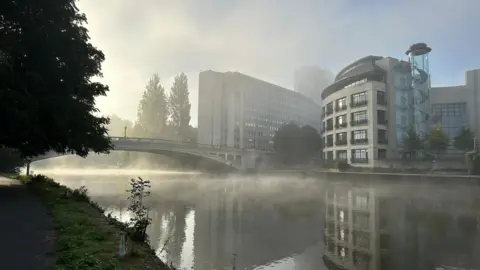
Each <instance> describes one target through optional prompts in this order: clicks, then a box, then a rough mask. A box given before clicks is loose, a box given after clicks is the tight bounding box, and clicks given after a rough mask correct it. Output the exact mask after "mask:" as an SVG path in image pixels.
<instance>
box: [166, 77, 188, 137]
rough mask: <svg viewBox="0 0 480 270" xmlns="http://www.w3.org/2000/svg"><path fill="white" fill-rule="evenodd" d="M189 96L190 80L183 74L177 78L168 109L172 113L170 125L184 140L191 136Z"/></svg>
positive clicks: (169, 98)
mask: <svg viewBox="0 0 480 270" xmlns="http://www.w3.org/2000/svg"><path fill="white" fill-rule="evenodd" d="M189 94H190V93H189V91H188V78H187V76H186V75H185V73H181V74H180V75H178V76H176V77H175V81H174V82H173V85H172V88H171V90H170V95H169V96H168V109H169V113H170V124H171V125H172V126H173V127H174V128H175V134H176V135H178V137H179V138H181V139H183V140H185V139H186V137H187V136H188V135H189V134H188V132H189V124H190V108H191V104H190V99H189ZM177 139H178V138H177Z"/></svg>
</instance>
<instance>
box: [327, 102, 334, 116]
mask: <svg viewBox="0 0 480 270" xmlns="http://www.w3.org/2000/svg"><path fill="white" fill-rule="evenodd" d="M332 113H333V102H330V103H328V104H327V106H326V114H327V115H328V114H332Z"/></svg>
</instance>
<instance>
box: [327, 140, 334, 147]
mask: <svg viewBox="0 0 480 270" xmlns="http://www.w3.org/2000/svg"><path fill="white" fill-rule="evenodd" d="M325 146H326V147H333V140H332V141H328V142H327V143H326V144H325Z"/></svg>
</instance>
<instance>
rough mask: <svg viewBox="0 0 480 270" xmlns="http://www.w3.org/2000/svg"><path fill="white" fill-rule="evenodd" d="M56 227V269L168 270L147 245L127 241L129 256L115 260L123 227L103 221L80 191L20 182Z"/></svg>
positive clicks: (39, 180) (34, 180) (38, 179)
mask: <svg viewBox="0 0 480 270" xmlns="http://www.w3.org/2000/svg"><path fill="white" fill-rule="evenodd" d="M21 180H23V181H24V182H25V183H26V185H27V187H28V188H29V189H30V190H32V191H33V192H34V193H36V194H37V195H38V196H39V197H40V198H41V200H42V201H43V203H44V204H45V206H46V207H47V211H48V213H49V215H51V217H52V219H53V221H54V224H55V257H56V269H68V270H75V269H82V270H83V269H92V270H94V269H105V270H107V269H112V270H113V269H132V270H133V269H135V270H138V269H161V270H164V269H165V270H166V269H170V268H169V267H167V266H166V265H165V264H164V263H163V262H162V261H161V260H160V259H158V257H156V256H155V253H154V251H153V250H152V249H151V248H150V247H149V246H148V245H147V244H146V243H136V242H133V241H129V242H130V244H129V247H130V248H129V249H130V250H131V252H130V254H128V255H126V256H125V257H123V258H118V257H117V252H118V247H119V243H120V237H121V235H122V234H124V233H125V232H126V227H125V225H124V224H123V223H120V222H118V221H117V220H116V219H114V218H111V217H106V216H105V215H104V214H103V212H104V211H103V209H102V208H101V207H100V206H99V205H97V204H96V203H95V202H93V201H91V200H90V199H89V197H88V196H87V194H86V193H85V192H84V191H83V190H71V189H69V188H67V187H65V186H63V185H60V184H58V183H56V182H54V181H53V180H51V179H49V178H47V177H44V176H41V175H37V176H33V177H30V178H23V179H21Z"/></svg>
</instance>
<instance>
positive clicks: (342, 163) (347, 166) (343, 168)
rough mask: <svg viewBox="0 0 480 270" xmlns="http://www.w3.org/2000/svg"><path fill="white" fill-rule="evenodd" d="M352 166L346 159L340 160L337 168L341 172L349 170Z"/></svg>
mask: <svg viewBox="0 0 480 270" xmlns="http://www.w3.org/2000/svg"><path fill="white" fill-rule="evenodd" d="M350 167H351V166H350V164H348V161H346V160H339V161H338V162H337V169H338V170H339V171H341V172H344V171H347V170H348V169H350Z"/></svg>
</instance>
